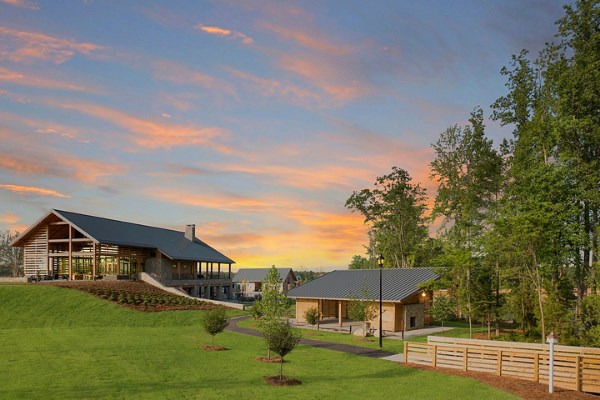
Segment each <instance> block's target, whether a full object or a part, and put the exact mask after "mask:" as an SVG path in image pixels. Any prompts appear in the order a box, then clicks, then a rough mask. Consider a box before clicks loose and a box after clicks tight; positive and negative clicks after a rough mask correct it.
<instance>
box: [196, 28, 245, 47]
mask: <svg viewBox="0 0 600 400" xmlns="http://www.w3.org/2000/svg"><path fill="white" fill-rule="evenodd" d="M197 28H198V29H200V30H201V31H203V32H206V33H208V34H209V35H216V36H223V37H230V38H232V39H237V40H239V41H241V42H242V43H243V44H245V45H249V44H252V43H254V39H252V38H251V37H249V36H246V35H244V34H243V33H241V32H238V31H232V30H231V29H226V28H221V27H218V26H206V25H198V26H197Z"/></svg>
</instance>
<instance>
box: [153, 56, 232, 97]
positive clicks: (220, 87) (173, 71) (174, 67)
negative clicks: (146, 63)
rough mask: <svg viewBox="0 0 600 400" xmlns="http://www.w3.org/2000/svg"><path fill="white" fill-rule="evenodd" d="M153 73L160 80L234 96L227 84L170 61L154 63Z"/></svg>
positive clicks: (230, 86) (229, 85)
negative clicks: (196, 86) (200, 87)
mask: <svg viewBox="0 0 600 400" xmlns="http://www.w3.org/2000/svg"><path fill="white" fill-rule="evenodd" d="M154 71H155V73H154V75H155V76H156V77H157V78H159V79H162V80H166V81H171V82H175V83H178V84H180V85H198V86H202V87H205V88H207V89H210V90H214V91H217V92H225V93H227V94H229V95H231V96H235V94H236V93H235V88H234V87H233V85H231V84H230V83H229V82H226V81H224V80H221V79H217V78H214V77H212V76H210V75H207V74H204V73H202V72H200V71H196V70H193V69H191V68H188V67H186V66H184V65H181V64H178V63H175V62H172V61H166V60H163V61H158V62H155V63H154Z"/></svg>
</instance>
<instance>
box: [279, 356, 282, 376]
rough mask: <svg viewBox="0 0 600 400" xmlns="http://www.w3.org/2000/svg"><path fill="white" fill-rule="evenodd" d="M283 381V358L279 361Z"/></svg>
mask: <svg viewBox="0 0 600 400" xmlns="http://www.w3.org/2000/svg"><path fill="white" fill-rule="evenodd" d="M282 379H283V357H281V360H280V361H279V380H282Z"/></svg>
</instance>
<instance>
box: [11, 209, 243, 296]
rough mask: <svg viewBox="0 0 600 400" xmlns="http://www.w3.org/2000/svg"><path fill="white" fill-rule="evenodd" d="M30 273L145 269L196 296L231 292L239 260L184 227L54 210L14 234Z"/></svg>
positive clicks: (74, 276) (112, 274) (134, 272)
mask: <svg viewBox="0 0 600 400" xmlns="http://www.w3.org/2000/svg"><path fill="white" fill-rule="evenodd" d="M12 245H13V246H18V247H22V248H23V264H24V265H23V269H24V271H25V274H26V275H28V276H32V275H34V276H36V275H37V276H49V277H59V276H61V277H65V278H66V279H69V280H78V279H89V280H95V279H132V278H138V277H140V276H141V275H142V274H146V275H147V276H150V277H152V278H153V279H155V280H158V281H159V282H160V283H162V284H163V285H166V286H171V287H178V288H181V289H183V290H185V291H186V292H188V293H189V294H191V295H192V296H196V297H203V298H212V299H222V298H230V297H231V293H232V291H231V287H232V282H231V264H233V263H234V262H235V261H233V260H232V259H230V258H229V257H226V256H225V255H223V254H222V253H220V252H218V251H217V250H215V249H213V248H212V247H210V246H209V245H208V244H206V243H204V242H203V241H201V240H199V239H197V238H196V228H195V225H187V226H186V229H185V232H179V231H174V230H170V229H163V228H156V227H152V226H146V225H140V224H135V223H131V222H123V221H117V220H113V219H107V218H100V217H94V216H91V215H85V214H78V213H74V212H69V211H61V210H50V211H49V212H48V213H47V214H46V215H44V216H43V217H42V218H41V219H40V220H38V222H36V223H35V224H33V225H32V226H30V227H29V228H28V229H27V230H26V231H25V232H23V234H22V235H21V236H20V237H19V238H18V239H16V240H15V241H14V242H13V243H12Z"/></svg>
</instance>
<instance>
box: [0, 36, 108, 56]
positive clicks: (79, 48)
mask: <svg viewBox="0 0 600 400" xmlns="http://www.w3.org/2000/svg"><path fill="white" fill-rule="evenodd" d="M0 37H5V38H8V39H9V40H5V41H3V42H2V45H0V60H1V59H4V60H10V61H13V62H32V61H52V62H54V63H56V64H62V63H64V62H66V61H68V60H70V59H71V58H73V57H74V56H75V55H76V54H85V55H89V54H91V53H93V52H96V51H99V50H102V49H105V47H104V46H100V45H97V44H94V43H89V42H77V41H75V40H71V39H63V38H58V37H54V36H50V35H46V34H43V33H37V32H26V31H19V30H16V29H11V28H6V27H0Z"/></svg>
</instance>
